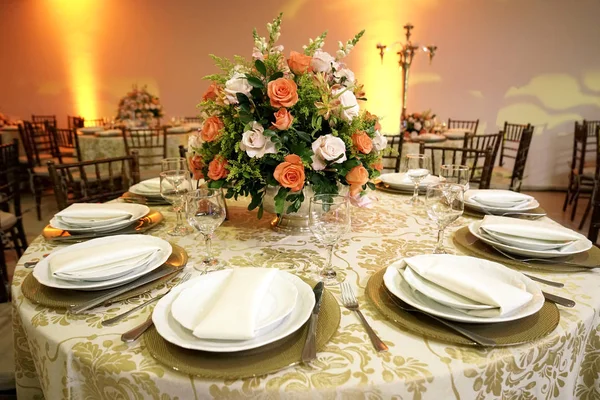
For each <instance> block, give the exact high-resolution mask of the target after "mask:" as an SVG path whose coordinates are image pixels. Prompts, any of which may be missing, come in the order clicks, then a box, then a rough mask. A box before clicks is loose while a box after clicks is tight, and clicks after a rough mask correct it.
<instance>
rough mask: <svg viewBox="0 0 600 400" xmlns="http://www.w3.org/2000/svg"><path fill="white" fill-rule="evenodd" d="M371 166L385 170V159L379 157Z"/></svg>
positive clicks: (378, 169)
mask: <svg viewBox="0 0 600 400" xmlns="http://www.w3.org/2000/svg"><path fill="white" fill-rule="evenodd" d="M371 168H373V169H376V170H377V171H379V172H381V171H382V170H383V160H382V159H381V158H378V159H377V161H375V162H374V163H373V164H371Z"/></svg>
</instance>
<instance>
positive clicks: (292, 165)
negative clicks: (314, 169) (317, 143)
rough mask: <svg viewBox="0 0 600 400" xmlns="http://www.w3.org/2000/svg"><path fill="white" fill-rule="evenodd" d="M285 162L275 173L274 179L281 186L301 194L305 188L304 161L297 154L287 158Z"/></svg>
mask: <svg viewBox="0 0 600 400" xmlns="http://www.w3.org/2000/svg"><path fill="white" fill-rule="evenodd" d="M284 160H285V161H284V162H282V163H281V164H279V165H278V166H277V167H276V168H275V171H274V172H273V177H274V178H275V180H277V182H279V184H280V185H281V186H283V187H285V188H289V189H290V190H291V191H292V192H299V191H300V190H302V188H303V187H304V179H305V175H304V166H303V165H302V159H301V158H300V157H299V156H297V155H296V154H290V155H287V156H285V158H284Z"/></svg>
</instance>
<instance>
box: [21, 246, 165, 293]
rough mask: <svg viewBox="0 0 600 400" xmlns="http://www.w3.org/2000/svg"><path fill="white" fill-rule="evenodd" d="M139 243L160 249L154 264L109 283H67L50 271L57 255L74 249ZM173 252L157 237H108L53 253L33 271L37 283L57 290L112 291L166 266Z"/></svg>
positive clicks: (151, 263)
mask: <svg viewBox="0 0 600 400" xmlns="http://www.w3.org/2000/svg"><path fill="white" fill-rule="evenodd" d="M139 241H145V242H148V241H150V242H151V243H152V244H155V245H156V246H157V247H159V248H160V250H159V252H158V253H157V255H156V257H155V259H154V260H153V261H152V262H150V263H149V264H148V265H147V266H146V268H143V269H140V270H136V271H134V273H132V274H128V275H126V276H121V277H118V278H115V279H111V280H108V281H101V282H90V281H78V282H73V281H65V280H62V279H57V278H55V277H54V276H52V272H51V271H50V264H49V262H50V260H52V258H53V257H55V255H56V254H62V253H66V252H69V251H72V250H73V249H82V248H84V249H87V248H93V247H94V246H97V245H98V244H106V243H117V242H119V244H121V245H122V244H124V243H125V244H127V243H131V247H135V246H136V244H137V243H139ZM172 251H173V248H172V247H171V244H170V243H169V242H167V241H166V240H163V239H161V238H158V237H155V236H147V235H117V236H108V237H103V238H98V239H92V240H88V241H87V242H83V243H77V244H74V245H72V246H69V247H64V248H62V249H60V250H57V251H53V252H52V253H50V255H48V257H46V258H44V259H43V260H41V261H40V262H38V263H37V264H36V266H35V268H34V269H33V277H34V278H35V279H37V281H38V282H39V283H41V284H42V285H44V286H48V287H53V288H57V289H72V290H85V291H92V290H103V289H110V288H113V287H116V286H121V285H124V284H125V283H127V282H131V281H133V280H135V279H137V278H139V277H141V276H142V275H145V274H147V273H149V272H151V271H152V270H154V269H156V268H158V267H160V266H161V265H163V264H164V262H165V261H167V259H168V258H169V256H170V255H171V252H172Z"/></svg>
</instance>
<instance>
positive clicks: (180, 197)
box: [160, 169, 192, 236]
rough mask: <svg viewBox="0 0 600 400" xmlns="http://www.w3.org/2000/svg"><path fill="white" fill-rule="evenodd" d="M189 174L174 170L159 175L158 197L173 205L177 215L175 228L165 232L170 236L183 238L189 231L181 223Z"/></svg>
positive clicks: (188, 189)
mask: <svg viewBox="0 0 600 400" xmlns="http://www.w3.org/2000/svg"><path fill="white" fill-rule="evenodd" d="M191 188H192V183H191V181H190V172H189V171H188V170H187V169H186V170H181V169H176V170H170V171H164V172H161V173H160V195H161V196H162V198H163V199H165V200H167V201H168V202H169V203H171V204H172V205H173V210H174V211H175V213H176V214H177V223H176V224H175V227H173V228H172V229H170V230H169V231H167V233H168V234H169V235H171V236H185V235H187V234H189V233H190V230H189V229H188V227H187V226H185V224H184V223H183V218H182V216H181V213H182V211H183V207H184V204H185V196H186V194H187V193H188V192H189V191H190V190H191Z"/></svg>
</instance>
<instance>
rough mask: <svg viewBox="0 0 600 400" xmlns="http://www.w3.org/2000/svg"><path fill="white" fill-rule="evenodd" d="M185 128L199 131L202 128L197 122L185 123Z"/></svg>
mask: <svg viewBox="0 0 600 400" xmlns="http://www.w3.org/2000/svg"><path fill="white" fill-rule="evenodd" d="M185 126H187V127H188V128H190V129H201V128H202V124H201V123H199V122H187V123H186V124H185Z"/></svg>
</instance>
